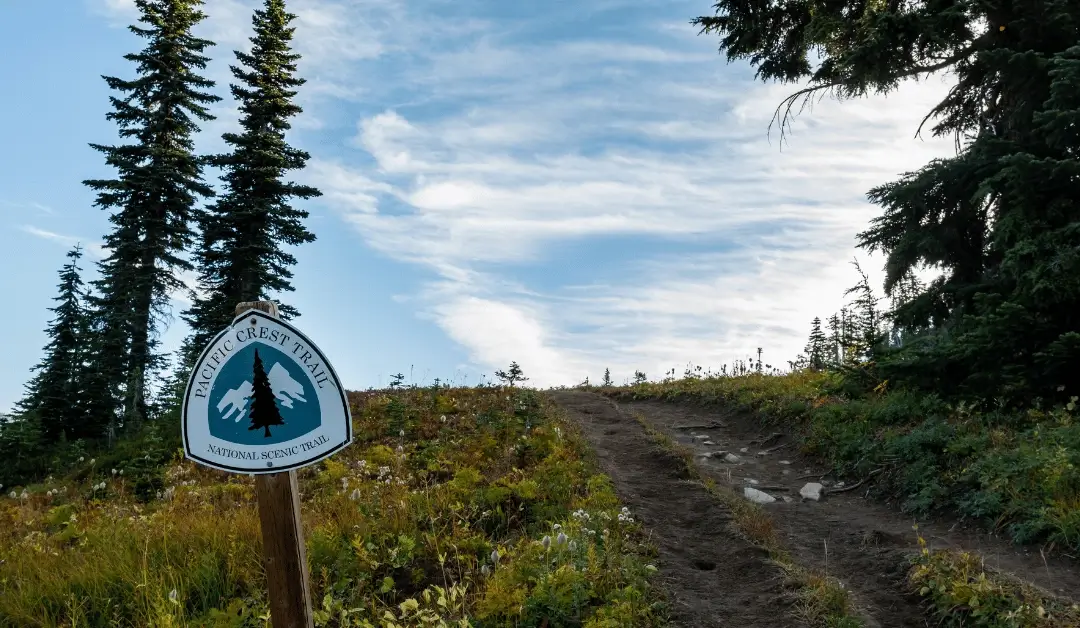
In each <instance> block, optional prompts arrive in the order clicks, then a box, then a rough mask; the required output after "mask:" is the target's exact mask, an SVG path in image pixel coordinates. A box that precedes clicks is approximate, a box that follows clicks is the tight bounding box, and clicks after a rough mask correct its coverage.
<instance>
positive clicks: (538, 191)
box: [0, 0, 955, 412]
mask: <svg viewBox="0 0 1080 628" xmlns="http://www.w3.org/2000/svg"><path fill="white" fill-rule="evenodd" d="M259 5H261V2H258V1H254V0H208V1H207V2H206V4H205V7H204V11H205V12H206V13H207V15H208V18H207V20H206V21H205V22H204V23H202V24H200V26H199V27H198V29H197V34H199V35H200V36H204V37H208V38H210V39H212V40H214V41H215V42H217V46H215V47H213V48H211V49H210V50H209V52H208V54H209V55H210V56H211V57H212V63H211V65H210V67H209V68H208V70H207V71H206V72H205V74H206V75H207V76H208V77H210V78H212V79H214V80H216V81H217V85H216V87H215V88H214V93H216V94H219V95H222V96H225V97H226V99H225V100H223V101H222V102H221V103H218V104H217V105H215V106H214V108H213V110H214V113H215V114H216V115H217V116H218V119H217V120H215V121H213V122H210V123H206V124H203V125H202V132H201V133H200V134H199V135H198V136H197V137H196V150H197V152H198V153H200V154H207V153H212V152H217V151H221V150H223V148H224V144H223V142H222V141H221V137H220V136H221V133H223V132H226V131H229V130H233V129H235V128H236V119H237V112H236V110H235V103H234V102H233V101H232V100H231V98H229V97H228V84H229V82H230V79H231V76H230V75H229V74H228V70H227V66H228V65H229V64H230V63H232V62H233V56H232V52H231V51H232V50H233V49H236V48H246V47H247V37H249V36H250V34H249V31H250V19H251V11H252V10H253V9H254V8H256V7H257V6H259ZM288 7H289V10H290V11H292V12H294V13H296V14H298V16H299V17H298V19H297V21H296V22H295V24H296V26H297V31H296V39H295V41H294V45H295V49H296V50H297V51H298V52H300V53H301V54H302V55H303V57H302V58H301V59H300V61H299V62H298V66H299V71H298V74H299V76H301V77H304V78H306V79H307V80H308V83H307V84H306V85H304V86H302V87H301V88H300V90H299V97H298V101H299V103H300V104H301V105H302V106H303V107H304V109H305V111H304V113H303V114H301V115H300V116H299V117H298V118H297V119H296V120H294V126H293V130H292V131H291V133H290V135H289V141H290V143H291V144H293V145H294V146H297V147H299V148H302V149H304V150H307V151H308V152H309V153H310V154H311V156H312V158H311V160H310V161H309V164H308V167H307V168H306V169H305V170H304V171H303V172H301V173H294V174H293V175H292V178H293V179H294V180H296V181H298V182H302V183H307V184H311V185H315V186H316V187H318V188H319V189H320V190H322V192H323V194H324V196H323V197H322V198H319V199H314V200H312V201H309V202H306V203H296V204H295V205H296V206H297V207H303V208H305V209H307V210H309V211H310V212H311V217H310V218H309V220H308V221H307V222H306V224H307V226H308V228H309V229H310V230H311V231H312V232H313V233H314V234H315V235H316V237H317V238H318V239H317V240H316V242H314V243H312V244H309V245H304V246H301V247H298V248H296V249H294V251H293V252H294V254H295V255H296V256H297V258H298V260H299V261H298V264H297V266H296V267H295V268H294V271H295V274H296V277H295V278H294V280H293V284H294V286H295V287H296V292H295V293H293V294H286V295H284V296H283V299H282V300H284V301H286V302H288V303H290V304H292V305H294V306H296V307H298V308H299V309H300V311H301V313H302V316H301V317H299V318H298V319H297V320H296V321H295V324H296V325H297V326H298V327H299V328H300V329H303V330H304V331H305V333H306V334H308V335H309V336H310V337H311V338H312V340H313V341H315V342H316V343H318V344H319V346H320V347H322V348H323V349H324V350H325V351H326V353H327V357H328V358H329V359H330V361H331V363H332V364H333V365H334V367H335V370H336V371H337V372H338V374H339V375H340V377H341V379H342V381H343V383H345V385H346V387H348V388H349V389H351V390H364V389H369V388H384V387H385V386H386V385H387V384H388V382H389V381H390V376H391V374H393V373H399V372H400V373H404V374H406V375H409V376H410V380H412V381H415V382H417V383H418V384H419V385H425V384H426V383H430V382H432V381H433V380H434V379H435V378H436V377H438V378H439V379H440V380H442V381H452V382H455V383H456V382H458V381H461V382H462V383H463V384H466V383H467V382H473V383H476V382H477V381H478V379H479V376H480V375H481V374H483V373H486V374H488V376H489V377H490V376H491V375H490V374H491V373H493V372H494V371H495V370H497V369H500V368H505V367H506V366H507V365H508V364H509V363H510V362H511V361H517V362H518V363H519V364H520V365H521V367H522V369H523V371H524V372H525V374H526V375H527V376H528V377H529V378H530V382H529V383H530V384H533V385H534V386H535V387H537V388H547V387H551V386H558V385H566V386H573V385H575V384H577V383H578V382H580V381H582V380H583V379H585V378H586V377H588V378H590V380H592V381H598V380H599V378H600V376H601V374H602V373H603V371H604V369H605V368H610V369H611V373H612V379H613V381H615V382H623V381H624V380H627V379H629V378H631V377H632V376H633V373H634V371H635V370H642V371H644V372H645V373H646V374H647V375H648V376H649V378H650V379H651V380H656V379H659V377H660V376H661V375H660V374H661V373H663V372H666V371H667V370H669V369H670V368H672V367H673V366H674V367H675V368H676V369H681V368H682V365H684V364H687V363H693V364H696V365H702V366H703V367H711V368H715V367H717V366H719V365H721V364H730V363H731V362H732V361H734V360H739V359H746V358H747V357H750V356H753V355H756V349H757V348H758V347H761V348H763V350H764V354H763V356H764V361H765V362H766V363H768V364H772V365H773V366H777V367H781V366H784V365H786V363H787V361H788V360H792V359H794V358H795V356H796V355H797V354H798V353H799V352H800V351H801V349H802V347H803V345H804V344H805V342H806V337H807V335H808V333H809V329H810V321H811V319H812V318H813V317H814V316H820V317H821V318H823V319H824V318H826V317H828V316H829V315H830V314H832V313H833V312H835V311H837V310H838V309H839V307H840V305H841V303H842V302H843V301H844V298H843V291H844V290H845V289H846V288H848V287H850V286H851V285H853V284H854V283H855V282H856V280H857V275H856V274H855V272H854V270H853V269H852V268H851V266H850V261H851V260H852V259H853V258H855V259H858V260H859V261H860V263H861V264H862V266H863V269H864V270H865V271H866V272H867V274H868V275H869V276H870V278H871V281H872V282H873V285H874V287H875V288H876V289H878V290H879V291H880V285H881V281H880V280H881V277H882V272H881V263H882V260H881V258H880V257H879V256H869V255H866V254H865V253H864V252H862V251H859V250H856V249H855V246H854V245H855V234H856V233H857V232H858V231H860V230H862V229H865V228H866V227H867V226H868V224H869V220H870V219H871V218H873V217H874V216H876V215H878V214H879V213H880V209H879V208H878V207H876V206H874V205H871V204H870V203H869V202H868V201H867V200H866V196H865V194H866V192H867V191H868V190H869V189H870V188H871V187H873V186H876V185H880V184H883V183H886V182H889V181H891V180H894V179H896V178H897V177H898V176H899V175H901V174H902V173H903V172H905V171H910V170H914V169H917V168H919V167H921V166H922V165H924V164H925V163H927V162H928V161H930V159H932V158H934V157H940V156H945V155H949V154H953V153H954V152H955V151H954V148H953V144H952V142H951V140H949V139H947V138H930V137H929V134H927V136H925V137H924V138H923V139H915V138H913V137H912V136H913V135H914V133H915V130H916V128H917V127H918V124H919V122H920V120H921V119H922V117H923V116H924V115H925V114H926V113H927V112H928V111H929V110H930V109H931V107H932V106H933V104H935V103H936V102H937V101H938V100H939V99H940V97H941V96H943V95H944V93H945V91H946V86H945V85H944V83H943V82H942V81H943V79H942V77H934V78H931V79H929V80H927V81H924V82H921V83H916V82H912V81H909V82H907V83H905V84H904V85H903V86H901V88H900V89H899V90H898V91H897V92H894V93H893V94H891V95H890V96H889V97H887V98H886V97H871V98H863V99H859V100H852V101H848V102H843V103H840V102H837V101H836V100H834V99H832V98H831V97H827V98H825V99H823V100H821V101H820V102H818V103H816V104H815V105H814V106H813V109H812V111H811V110H808V111H804V112H802V113H801V115H799V116H798V117H797V118H796V119H795V121H794V123H793V124H792V128H791V130H790V131H789V132H788V134H787V138H786V139H785V142H784V144H783V146H782V147H781V145H780V143H779V142H778V139H779V134H778V132H777V129H776V128H773V129H772V131H771V134H770V132H769V122H770V118H771V115H772V112H773V110H774V109H775V108H776V106H777V105H778V104H779V103H780V101H781V100H782V99H783V98H784V97H786V96H787V95H789V94H791V93H794V92H795V91H796V90H797V89H798V88H799V87H800V86H799V85H776V84H769V85H762V84H760V83H758V82H756V81H755V80H754V78H753V69H752V68H751V67H750V66H749V64H748V63H742V62H740V63H732V64H728V63H726V62H725V60H724V59H723V57H721V56H720V55H718V54H717V47H718V43H719V42H718V41H716V40H715V39H714V38H713V37H711V36H709V35H701V36H699V35H698V34H697V31H696V29H695V28H694V27H692V26H691V25H690V24H689V21H690V20H691V19H692V18H694V17H696V16H698V15H706V14H709V13H711V10H712V8H711V6H710V4H709V3H708V2H689V1H685V0H676V1H671V2H665V3H661V4H659V5H654V6H650V7H644V8H643V7H640V6H638V5H636V4H633V3H630V2H629V1H628V0H591V1H589V2H583V3H580V4H567V5H556V6H550V7H549V6H545V7H540V6H539V5H537V6H527V5H515V6H512V7H510V6H506V5H504V4H499V3H496V2H492V1H485V2H480V3H472V4H470V5H469V6H467V7H466V6H460V5H454V4H450V3H446V2H440V1H438V0H421V1H417V2H409V3H408V4H407V6H406V5H404V4H402V3H400V2H393V1H391V0H367V1H365V2H362V3H346V2H343V1H334V0H302V1H301V0H298V1H293V2H289V3H288ZM7 11H8V14H9V15H10V16H11V17H10V19H8V20H5V22H4V23H3V24H0V33H3V34H5V35H7V37H4V38H3V40H4V41H6V42H8V43H7V44H4V45H6V46H8V47H9V50H8V52H9V54H7V55H3V60H0V68H3V70H5V71H6V72H5V76H10V77H11V79H10V85H11V93H12V94H16V95H18V96H17V97H15V98H10V99H8V100H6V101H5V102H4V103H3V104H0V113H2V114H4V115H3V119H4V121H5V122H4V123H3V124H4V128H3V135H4V137H5V138H8V145H9V146H10V150H9V151H8V152H7V157H5V158H4V162H3V163H4V166H5V167H4V168H3V169H0V189H3V190H4V192H3V193H0V215H2V217H3V218H4V220H3V223H2V224H0V247H2V249H3V250H5V251H7V252H8V256H9V259H11V260H18V262H17V270H18V273H16V272H11V271H9V272H8V273H6V274H5V276H4V278H3V279H2V280H0V281H2V282H3V283H2V284H0V288H2V289H3V290H4V291H5V292H6V293H7V294H10V295H19V297H18V298H17V299H14V302H13V304H12V305H9V306H8V308H7V312H6V320H8V326H7V327H8V330H9V338H10V341H9V343H8V345H9V346H8V360H6V361H5V362H4V364H3V366H2V367H0V411H4V412H6V411H8V409H9V408H11V407H12V406H13V405H14V403H15V402H16V401H17V400H18V399H19V398H20V397H21V395H22V389H23V385H24V384H25V382H26V381H27V380H28V379H29V378H30V375H31V373H30V368H31V367H32V366H33V365H34V364H36V363H37V362H38V361H39V360H40V358H41V350H42V347H43V346H44V344H45V342H46V338H45V335H44V333H43V330H44V328H45V326H46V325H47V323H48V320H49V318H50V317H51V313H50V312H48V311H47V309H46V308H48V307H51V306H52V305H53V301H52V299H53V297H54V296H55V285H56V283H57V271H58V270H59V268H60V266H61V265H62V264H63V263H64V261H65V257H64V256H65V254H66V252H67V250H68V249H69V248H70V247H71V246H72V245H73V244H74V243H75V242H81V243H82V244H83V246H84V249H85V250H86V253H87V254H86V256H85V257H84V258H83V260H82V263H81V266H82V268H83V278H84V280H86V281H89V280H91V279H92V278H93V277H94V273H93V272H92V266H93V262H94V261H95V260H96V259H98V258H99V257H100V255H101V248H100V239H101V237H102V236H103V235H104V234H105V233H107V232H108V228H109V225H108V220H107V219H108V216H107V215H106V214H105V212H102V211H100V210H98V209H96V208H94V207H92V202H93V195H92V194H91V193H90V191H89V190H88V189H86V188H85V187H84V186H83V185H82V184H81V181H82V180H83V179H88V178H94V177H99V176H104V177H111V176H113V171H112V170H111V169H110V168H108V167H106V165H105V164H104V160H103V159H102V158H101V156H100V155H99V154H97V153H96V152H95V151H93V150H92V149H90V148H89V146H88V144H89V143H91V142H97V143H104V144H114V143H117V142H118V135H117V128H116V126H115V125H114V124H112V123H110V122H108V121H107V120H105V113H106V112H107V110H108V97H109V95H110V93H109V90H108V89H107V87H106V86H105V84H104V81H102V80H101V78H100V76H101V75H113V76H119V77H125V78H126V77H131V76H132V73H133V67H132V66H131V64H130V63H129V62H127V61H125V60H124V59H123V58H122V55H124V54H127V53H130V52H134V51H136V50H138V49H139V48H140V47H141V42H140V40H138V39H137V38H136V37H134V36H133V35H132V34H130V33H129V32H128V31H127V30H126V26H127V25H129V24H131V23H133V17H134V13H133V4H132V2H131V1H130V0H84V1H83V2H81V3H79V5H78V7H77V8H76V9H74V10H71V11H67V12H59V13H57V12H53V11H49V10H48V7H47V6H45V5H43V4H41V3H26V4H19V5H15V6H12V7H9V8H8V9H7ZM31 25H32V26H33V29H34V31H35V32H36V33H38V36H37V37H35V38H33V39H32V40H26V39H25V38H23V37H21V36H20V35H21V34H22V33H25V32H28V30H29V29H30V27H31ZM57 41H64V42H67V43H68V44H69V45H70V47H71V48H72V49H78V50H80V51H82V52H81V54H78V55H73V56H72V55H68V54H64V53H63V52H62V51H61V50H60V48H59V47H57V46H56V45H55V42H57ZM432 41H436V42H438V44H437V45H429V44H430V42H432ZM204 177H205V179H206V180H207V181H208V182H210V183H213V184H215V186H218V183H219V182H218V180H217V173H216V171H214V170H212V169H208V170H206V171H205V173H204ZM9 264H13V266H14V263H13V262H9ZM12 269H13V270H15V268H12ZM173 306H174V307H173V315H174V317H176V316H178V314H179V313H180V312H181V311H182V310H183V308H184V307H185V304H184V302H183V301H182V300H174V303H173ZM186 333H187V329H186V325H184V324H183V323H182V322H181V321H179V319H178V318H177V319H176V320H175V321H174V322H173V323H172V324H171V325H170V326H169V328H168V329H167V331H165V333H164V334H163V335H162V345H163V346H162V350H164V351H172V350H175V349H176V348H178V346H179V342H180V341H181V340H182V339H183V337H184V336H185V335H186Z"/></svg>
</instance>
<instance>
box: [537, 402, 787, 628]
mask: <svg viewBox="0 0 1080 628" xmlns="http://www.w3.org/2000/svg"><path fill="white" fill-rule="evenodd" d="M551 396H552V398H553V399H554V400H555V401H556V403H558V404H559V405H560V406H562V408H563V409H565V410H566V411H567V413H568V414H569V416H570V417H571V419H573V420H575V421H577V422H578V423H579V424H580V425H581V428H582V430H583V431H584V433H585V436H586V438H587V439H588V440H589V443H590V444H591V445H592V447H593V450H594V451H595V452H596V455H597V458H598V459H599V463H600V467H601V469H602V470H603V471H604V473H606V474H607V475H608V476H609V477H611V479H612V481H613V482H614V484H615V490H616V492H617V493H618V495H619V498H620V499H621V500H622V502H623V504H625V505H626V506H627V508H629V509H630V512H631V515H632V516H633V517H634V518H636V519H637V520H638V521H640V522H642V524H643V525H644V526H645V528H646V529H647V530H648V532H649V533H650V535H651V536H652V540H653V542H655V543H656V544H657V546H658V548H659V554H660V560H659V564H658V567H659V569H660V575H661V580H662V583H663V586H664V589H665V593H666V595H667V597H668V603H669V605H670V607H671V621H672V624H673V625H675V626H683V627H685V628H706V627H707V628H717V627H720V626H725V627H735V626H738V627H740V628H781V627H784V628H787V627H798V626H804V625H805V624H802V623H800V622H798V621H797V620H796V619H795V618H794V617H793V616H792V614H791V612H790V610H791V600H790V595H789V594H788V593H789V592H788V591H787V590H786V589H785V585H784V582H783V577H782V575H781V573H780V571H779V569H778V568H777V567H776V566H775V565H773V564H771V563H770V562H768V556H767V554H766V553H765V552H764V551H763V550H760V549H758V548H756V547H754V546H753V545H751V544H750V543H748V542H747V541H744V540H743V539H741V538H739V537H738V536H736V535H735V534H734V533H733V532H732V530H731V526H730V522H731V517H730V514H729V513H728V511H727V510H726V509H725V508H724V507H723V506H721V505H720V504H719V503H718V502H717V501H716V500H715V499H714V498H713V497H712V496H710V495H709V494H708V492H706V490H705V489H704V487H702V486H701V485H700V484H694V483H692V482H690V481H688V480H687V479H686V478H685V477H682V476H680V474H679V472H678V467H677V466H676V464H675V462H674V461H672V460H671V459H670V458H668V457H666V456H665V455H664V453H663V452H661V451H660V450H658V448H657V447H655V445H654V444H653V442H652V441H651V440H650V439H649V437H648V435H646V434H645V432H644V430H642V429H641V426H640V425H638V424H637V422H636V421H635V420H634V419H633V417H631V416H630V415H629V414H627V413H625V412H620V411H619V410H618V409H617V407H616V405H615V404H614V403H613V402H612V401H610V400H608V399H605V398H604V397H601V396H599V395H594V394H590V393H583V392H574V391H558V392H554V393H552V394H551Z"/></svg>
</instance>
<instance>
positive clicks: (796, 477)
mask: <svg viewBox="0 0 1080 628" xmlns="http://www.w3.org/2000/svg"><path fill="white" fill-rule="evenodd" d="M551 397H552V398H553V400H554V401H555V402H556V403H558V404H559V405H560V406H562V407H563V408H564V409H565V410H566V411H567V412H568V414H569V415H570V417H571V418H572V419H574V420H576V421H578V423H579V424H580V425H581V427H582V429H583V431H584V433H585V435H586V436H587V438H588V439H589V441H590V443H591V444H592V446H593V447H594V448H595V450H596V452H597V455H598V457H599V459H600V463H601V466H602V468H603V470H604V472H605V473H607V474H608V475H610V476H611V477H612V479H613V481H614V483H615V488H616V490H617V491H618V493H619V495H620V497H621V498H622V499H623V500H624V501H625V502H626V503H627V505H628V506H629V507H630V508H631V509H633V510H635V512H637V513H639V514H640V518H641V520H642V521H643V523H644V524H645V526H646V527H647V528H648V529H649V530H650V531H651V533H652V535H653V538H654V540H656V541H657V542H658V543H659V546H660V559H661V572H662V573H663V574H664V575H665V578H666V586H667V588H668V594H669V596H670V597H671V598H672V601H673V609H674V611H675V616H674V617H673V619H674V621H675V624H676V625H679V626H688V627H691V626H693V627H696V626H748V627H756V626H797V625H798V623H797V622H796V620H794V619H793V617H792V615H791V613H790V609H791V607H790V601H789V599H790V596H787V595H785V591H784V587H783V582H782V579H781V577H780V573H779V571H778V570H777V569H776V567H775V566H773V565H772V564H770V563H768V562H767V561H766V556H765V554H764V552H763V551H761V550H757V549H756V548H754V547H753V546H752V545H750V544H749V543H748V542H746V541H743V540H742V539H741V538H739V537H738V536H737V535H736V534H735V533H733V532H732V531H731V528H730V526H729V525H728V523H729V521H730V517H729V515H728V513H727V512H726V510H725V509H724V507H723V506H721V505H720V504H719V503H717V502H716V501H715V500H714V499H713V498H712V496H710V495H709V494H708V493H707V492H706V491H705V489H704V488H703V487H701V486H700V485H696V484H693V483H690V482H688V481H686V480H685V479H681V478H680V477H679V475H678V472H677V465H676V464H675V463H674V462H673V461H672V460H671V459H670V458H669V457H667V456H665V455H664V454H663V453H662V452H661V451H659V450H658V449H657V448H656V446H655V445H654V444H653V443H652V441H651V440H650V439H649V437H648V436H647V435H646V434H645V432H644V430H643V429H642V427H641V426H640V425H639V424H638V423H637V421H636V420H635V418H634V416H635V414H640V415H641V416H643V417H644V418H645V420H646V421H647V422H648V423H649V424H650V425H651V426H652V427H653V428H654V429H656V430H659V431H661V432H663V433H665V434H667V435H668V436H670V437H671V438H672V439H674V440H675V441H677V442H679V443H680V444H682V445H684V446H686V447H688V448H690V449H692V450H693V451H694V453H695V456H696V458H695V459H696V462H697V463H698V466H699V467H700V468H701V470H702V472H703V473H705V474H706V475H708V476H710V477H712V478H713V479H715V480H716V481H717V482H718V483H723V484H728V485H730V486H731V487H732V488H734V489H735V490H737V491H740V492H744V491H745V489H746V488H751V489H754V490H751V491H749V493H750V494H751V495H752V496H755V497H757V498H760V499H762V500H763V501H767V502H768V503H764V504H763V505H764V507H765V509H766V511H767V512H768V513H769V514H770V515H771V517H772V519H773V522H774V524H775V525H776V526H777V527H778V529H779V530H780V533H781V538H782V540H783V542H784V543H785V544H786V546H787V549H788V550H790V551H791V553H792V554H793V556H794V557H795V558H796V560H797V561H798V562H799V563H800V564H802V565H804V566H806V567H809V568H812V569H815V570H817V571H818V572H820V573H827V574H828V575H830V576H832V577H835V578H838V579H839V580H840V581H841V582H842V583H843V584H844V586H845V587H847V588H849V589H850V590H851V591H852V592H853V594H854V598H855V603H856V604H857V605H858V606H859V608H860V611H861V613H860V614H861V615H862V616H863V617H864V618H865V620H866V622H867V624H868V625H869V626H882V627H886V628H892V627H898V628H899V627H904V628H906V627H914V626H933V625H936V623H937V622H936V620H935V619H933V618H931V617H930V616H929V615H928V614H927V613H926V610H925V608H924V607H923V606H922V604H921V603H920V601H919V600H918V599H917V598H916V597H914V596H913V595H911V593H910V592H909V590H908V588H907V587H906V585H905V576H906V558H907V557H908V556H910V555H911V554H913V553H915V552H917V551H918V545H917V537H916V533H915V531H914V530H913V528H912V526H913V524H915V523H918V525H919V533H920V534H921V535H922V536H923V538H924V539H926V541H927V542H928V543H929V544H930V546H931V547H932V548H941V547H947V548H959V549H965V550H969V551H976V552H978V553H979V554H980V555H981V556H982V557H983V560H984V561H985V564H986V565H987V566H989V567H992V568H995V569H998V570H1000V571H1003V572H1006V573H1009V574H1012V575H1014V576H1016V577H1018V578H1021V579H1023V580H1025V581H1027V582H1030V583H1033V584H1035V585H1037V586H1039V587H1041V588H1042V589H1045V590H1046V591H1049V592H1051V593H1053V594H1055V595H1057V596H1060V597H1062V598H1066V599H1068V598H1073V599H1075V596H1076V595H1077V594H1078V592H1080V570H1077V568H1076V565H1075V563H1073V562H1072V561H1069V560H1068V559H1067V558H1051V557H1046V556H1043V555H1041V554H1040V552H1039V550H1038V549H1037V548H1019V547H1016V546H1014V545H1012V544H1010V543H1008V542H1007V541H1005V540H1002V539H999V538H997V537H995V536H994V535H988V534H984V533H979V532H977V531H972V530H969V529H966V528H963V527H961V526H959V525H957V524H956V523H955V522H949V521H923V520H920V521H916V520H914V519H913V518H911V517H910V516H908V515H905V514H903V513H901V512H900V511H899V510H898V509H897V508H894V507H891V506H889V505H888V504H882V503H878V502H873V501H870V500H868V499H866V498H865V486H863V485H862V484H861V483H859V482H854V483H851V484H848V485H845V484H843V483H841V482H831V481H830V480H829V477H828V475H827V474H826V473H825V470H824V469H822V468H821V467H820V465H818V464H815V463H814V462H813V461H810V460H806V459H804V458H802V457H800V456H799V454H798V451H797V447H796V446H795V445H794V444H793V443H792V441H791V440H790V439H789V438H788V436H787V435H786V434H783V433H777V432H773V431H771V430H764V431H763V429H762V427H761V425H760V424H758V423H757V422H756V421H755V420H754V419H753V417H750V416H747V415H743V414H740V413H736V412H732V411H726V410H724V409H723V408H703V407H698V406H693V405H690V404H685V403H669V402H659V401H648V402H645V401H635V402H626V403H615V402H613V401H611V400H610V399H607V398H605V397H602V396H600V395H597V394H593V393H587V392H581V391H557V392H553V393H551ZM808 484H810V486H809V487H808V486H807V485H808ZM755 491H760V493H758V492H755ZM762 493H764V494H765V495H766V496H767V497H764V496H762V495H761V494H762ZM801 493H805V494H806V495H808V497H804V496H803V495H802V494H801ZM815 497H816V499H815ZM769 499H773V500H775V501H768V500H769ZM705 567H707V568H705Z"/></svg>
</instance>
